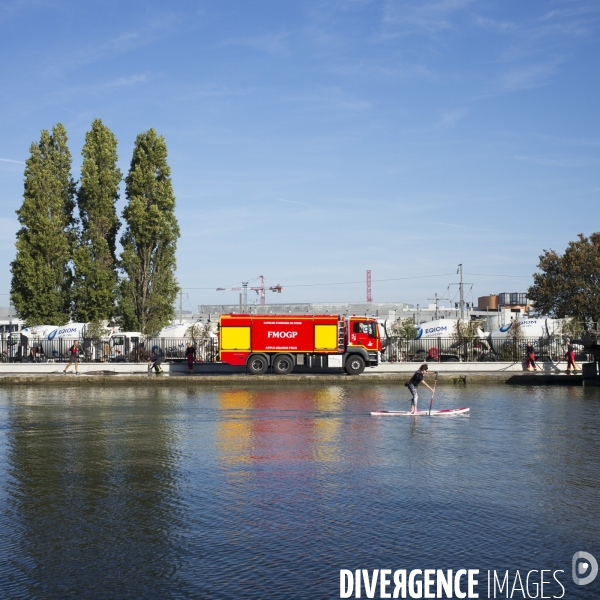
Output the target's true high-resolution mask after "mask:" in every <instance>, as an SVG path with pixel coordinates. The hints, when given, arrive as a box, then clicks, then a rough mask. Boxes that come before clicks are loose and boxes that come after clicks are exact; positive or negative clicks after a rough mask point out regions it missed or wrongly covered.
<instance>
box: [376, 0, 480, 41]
mask: <svg viewBox="0 0 600 600" xmlns="http://www.w3.org/2000/svg"><path fill="white" fill-rule="evenodd" d="M474 1H475V0H436V1H435V2H414V1H413V0H410V1H400V2H398V1H397V0H387V1H386V3H385V9H384V23H385V24H386V25H392V26H394V25H395V26H400V27H401V28H402V29H404V33H412V32H417V31H420V32H427V33H435V32H438V31H441V30H444V29H452V28H454V24H453V23H452V16H453V15H454V14H455V13H457V12H461V11H463V10H465V9H466V8H468V7H469V6H470V5H472V4H473V3H474Z"/></svg>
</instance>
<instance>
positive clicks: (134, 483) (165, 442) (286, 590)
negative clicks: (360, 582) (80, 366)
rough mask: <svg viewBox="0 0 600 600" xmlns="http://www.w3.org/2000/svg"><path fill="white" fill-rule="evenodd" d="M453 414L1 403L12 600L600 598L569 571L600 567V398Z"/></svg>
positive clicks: (285, 405)
mask: <svg viewBox="0 0 600 600" xmlns="http://www.w3.org/2000/svg"><path fill="white" fill-rule="evenodd" d="M436 399H437V400H436V404H437V406H438V408H443V407H450V406H470V407H471V414H470V416H467V417H455V418H451V419H443V418H438V419H433V418H432V419H427V418H424V417H420V418H418V419H412V418H395V419H384V418H375V417H371V416H370V415H369V414H368V413H369V410H371V409H372V408H374V407H376V408H388V409H389V408H401V409H403V410H405V409H408V407H409V402H408V400H407V393H406V390H405V389H404V388H400V389H399V388H397V387H391V386H376V387H372V388H368V387H366V386H349V387H343V386H327V387H294V388H282V389H279V390H275V389H253V390H251V391H244V390H239V389H237V390H236V389H233V390H229V391H226V390H210V391H202V390H196V389H194V390H189V391H185V390H167V389H161V390H151V389H145V388H123V389H118V388H108V389H101V388H98V389H92V390H89V389H81V388H77V389H75V388H68V389H47V390H44V389H41V388H37V387H36V388H32V389H19V388H14V389H9V390H3V391H0V569H1V572H0V596H1V597H3V598H65V597H72V598H188V597H196V598H275V599H278V598H282V599H283V598H286V599H287V598H336V597H339V570H340V569H359V568H361V569H382V568H390V569H401V568H404V569H416V568H420V569H426V568H443V569H450V568H453V569H459V568H466V569H475V568H478V569H481V570H482V573H481V574H480V581H482V585H480V587H479V591H480V592H481V594H480V597H487V584H485V586H484V585H483V583H484V582H485V581H487V580H486V577H487V575H486V574H485V573H486V571H487V570H488V569H496V570H498V571H500V570H502V571H504V570H506V569H511V570H516V569H519V570H520V571H521V573H523V572H526V571H528V570H530V569H538V570H540V569H551V570H555V569H563V570H564V571H565V573H564V574H561V575H560V577H561V581H562V583H563V585H564V586H565V588H566V594H565V596H564V597H565V598H599V597H600V577H599V578H598V579H597V580H596V581H595V582H594V583H592V584H591V585H590V586H587V587H585V588H583V587H581V588H580V587H577V586H575V585H574V584H573V582H572V580H571V557H572V555H573V553H574V552H576V551H579V550H585V551H588V552H591V553H592V554H595V556H596V557H597V558H598V560H600V537H599V535H598V534H599V531H600V526H599V518H600V486H599V483H600V470H599V468H598V467H599V463H600V432H599V426H600V390H582V389H580V388H573V389H564V388H542V389H527V388H508V387H505V386H502V387H500V386H498V387H488V388H486V387H467V388H464V387H460V388H456V387H451V386H441V387H439V388H438V392H437V393H436ZM423 404H425V403H423ZM511 578H512V574H511ZM550 579H551V576H550ZM511 581H512V579H511ZM484 588H485V589H484ZM549 589H550V595H552V594H556V595H560V588H559V587H558V586H555V587H550V588H549ZM484 592H485V593H484ZM546 593H548V592H546ZM364 597H365V595H364V590H363V598H364ZM377 597H378V596H377ZM503 597H505V596H503ZM513 597H515V598H521V597H522V595H521V593H520V592H518V591H517V592H516V594H515V595H514V596H513Z"/></svg>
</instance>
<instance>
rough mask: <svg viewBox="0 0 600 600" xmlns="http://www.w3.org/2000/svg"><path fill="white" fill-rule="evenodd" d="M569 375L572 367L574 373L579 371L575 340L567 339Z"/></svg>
mask: <svg viewBox="0 0 600 600" xmlns="http://www.w3.org/2000/svg"><path fill="white" fill-rule="evenodd" d="M566 358H567V375H570V374H571V367H573V374H575V373H577V365H576V364H575V350H574V348H573V340H567V357H566Z"/></svg>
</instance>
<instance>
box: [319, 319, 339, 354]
mask: <svg viewBox="0 0 600 600" xmlns="http://www.w3.org/2000/svg"><path fill="white" fill-rule="evenodd" d="M337 344H338V326H337V325H315V350H337Z"/></svg>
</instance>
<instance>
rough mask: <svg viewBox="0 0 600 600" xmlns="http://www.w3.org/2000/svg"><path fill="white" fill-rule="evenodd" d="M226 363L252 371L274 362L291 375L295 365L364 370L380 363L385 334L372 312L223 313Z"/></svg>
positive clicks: (261, 370)
mask: <svg viewBox="0 0 600 600" xmlns="http://www.w3.org/2000/svg"><path fill="white" fill-rule="evenodd" d="M219 353H220V359H221V361H222V362H224V363H227V364H230V365H238V366H245V367H246V370H247V371H248V373H250V374H251V375H261V374H263V373H264V372H265V371H266V370H267V369H268V368H269V367H271V369H272V371H273V372H274V373H278V374H279V375H287V374H288V373H291V371H292V369H293V368H294V367H295V366H296V365H299V366H304V367H309V368H314V367H330V368H331V367H334V368H335V367H338V368H343V369H344V370H345V371H346V373H348V375H359V374H360V373H362V372H363V371H364V369H365V366H370V367H375V366H377V365H378V364H379V357H380V353H381V338H380V335H379V328H378V326H377V320H376V319H374V318H372V317H357V316H352V317H338V316H336V315H221V319H220V322H219Z"/></svg>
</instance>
